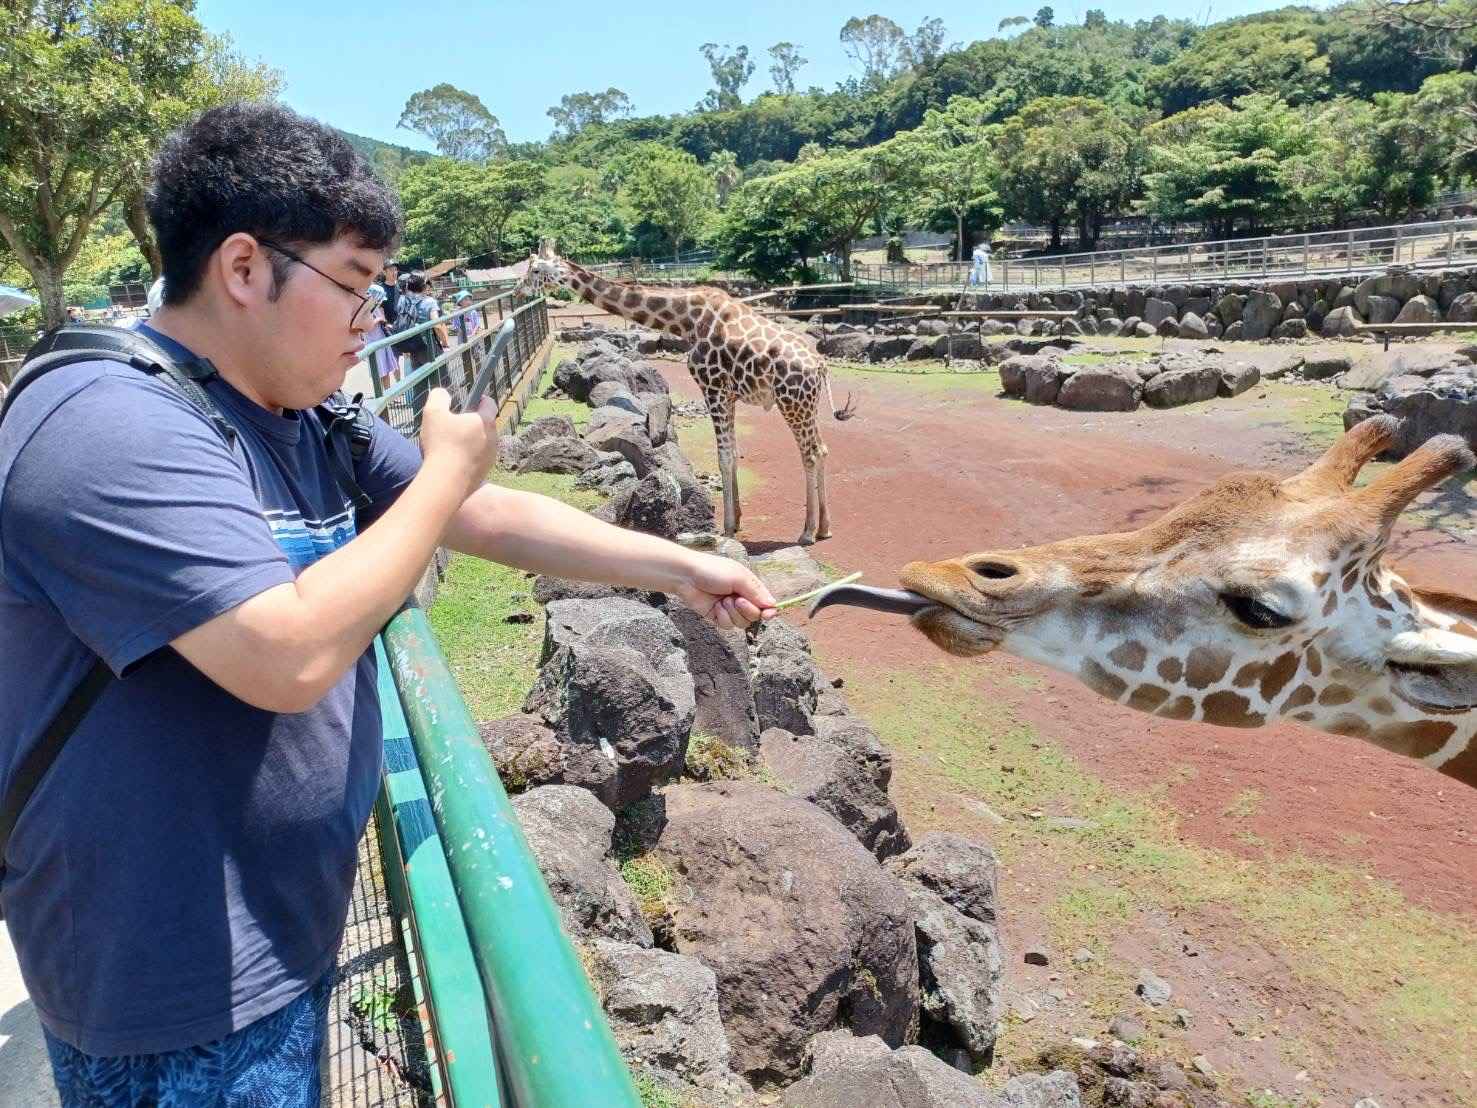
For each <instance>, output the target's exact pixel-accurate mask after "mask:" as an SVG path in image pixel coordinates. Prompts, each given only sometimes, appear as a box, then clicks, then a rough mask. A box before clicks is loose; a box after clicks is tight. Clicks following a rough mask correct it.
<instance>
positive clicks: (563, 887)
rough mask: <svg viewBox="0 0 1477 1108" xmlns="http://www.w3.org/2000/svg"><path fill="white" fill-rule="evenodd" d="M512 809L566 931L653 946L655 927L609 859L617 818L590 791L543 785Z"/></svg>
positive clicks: (519, 797)
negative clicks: (653, 929)
mask: <svg viewBox="0 0 1477 1108" xmlns="http://www.w3.org/2000/svg"><path fill="white" fill-rule="evenodd" d="M513 811H514V812H515V813H517V816H518V825H519V826H520V827H521V828H522V829H523V837H524V838H525V839H527V840H528V846H529V849H530V850H532V851H533V856H534V858H535V860H537V862H538V866H539V871H540V872H541V873H542V874H543V875H544V881H545V882H546V883H547V884H548V886H549V892H550V894H552V896H553V897H554V903H555V904H557V905H558V906H559V918H560V921H561V922H562V923H563V925H564V929H565V930H566V931H568V932H569V933H570V934H571V935H573V936H575V937H576V938H581V939H589V938H597V937H598V938H605V939H614V940H616V941H618V942H623V943H633V944H635V945H636V946H638V947H649V946H651V945H652V942H653V939H652V934H651V927H650V926H649V925H648V924H647V922H646V920H645V918H644V917H643V916H642V915H641V908H640V906H639V905H637V903H636V898H635V897H634V896H633V895H632V894H631V890H630V888H629V887H628V886H627V885H626V883H625V882H624V881H623V880H621V875H620V873H619V872H618V871H617V870H616V868H615V866H614V865H612V864H611V863H610V861H609V860H608V855H609V854H610V843H611V834H612V833H613V832H614V830H615V816H614V815H612V814H611V811H610V809H609V808H607V807H606V806H605V805H604V804H601V803H600V801H598V800H596V799H595V797H594V796H593V795H591V794H590V793H589V792H587V791H586V790H585V789H581V788H576V787H574V786H573V785H541V786H540V787H538V788H536V789H530V790H529V791H528V792H525V793H520V794H518V795H517V796H515V797H513Z"/></svg>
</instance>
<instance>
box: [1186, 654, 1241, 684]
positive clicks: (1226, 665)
mask: <svg viewBox="0 0 1477 1108" xmlns="http://www.w3.org/2000/svg"><path fill="white" fill-rule="evenodd" d="M1230 668H1231V655H1230V654H1229V653H1228V652H1227V651H1224V650H1220V649H1218V648H1216V647H1213V646H1197V647H1195V649H1194V650H1192V651H1190V656H1189V658H1188V659H1186V663H1185V683H1186V684H1188V685H1189V686H1190V688H1192V689H1208V688H1209V687H1210V686H1211V685H1214V684H1215V683H1216V682H1217V681H1219V680H1220V679H1221V678H1222V677H1224V676H1225V675H1226V670H1228V669H1230Z"/></svg>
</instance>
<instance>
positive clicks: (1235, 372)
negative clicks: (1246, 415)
mask: <svg viewBox="0 0 1477 1108" xmlns="http://www.w3.org/2000/svg"><path fill="white" fill-rule="evenodd" d="M1261 379H1262V371H1261V370H1260V369H1258V368H1257V367H1256V366H1254V365H1247V364H1245V363H1244V362H1234V363H1232V364H1231V365H1228V366H1222V367H1221V371H1220V382H1219V384H1218V385H1217V388H1216V393H1217V395H1219V396H1225V397H1232V396H1240V395H1241V394H1242V393H1243V392H1245V391H1246V390H1247V389H1249V388H1251V387H1252V386H1254V385H1256V384H1257V383H1258V382H1259V381H1261Z"/></svg>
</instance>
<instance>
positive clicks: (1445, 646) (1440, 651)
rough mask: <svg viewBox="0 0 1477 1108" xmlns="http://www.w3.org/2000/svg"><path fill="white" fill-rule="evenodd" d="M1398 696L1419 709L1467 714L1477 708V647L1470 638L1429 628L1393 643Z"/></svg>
mask: <svg viewBox="0 0 1477 1108" xmlns="http://www.w3.org/2000/svg"><path fill="white" fill-rule="evenodd" d="M1389 657H1390V666H1389V672H1390V682H1391V687H1392V689H1393V690H1394V692H1395V695H1396V696H1398V697H1400V699H1401V700H1404V701H1405V702H1406V703H1408V704H1413V705H1415V706H1416V707H1417V708H1421V709H1425V710H1427V711H1436V712H1465V711H1470V710H1471V709H1473V708H1477V645H1474V643H1473V640H1472V639H1470V638H1468V637H1467V636H1466V635H1458V634H1456V633H1454V632H1452V631H1442V630H1438V629H1435V628H1428V629H1427V630H1425V631H1407V632H1404V633H1403V634H1399V635H1396V636H1395V638H1394V639H1393V640H1392V641H1391V643H1390V650H1389Z"/></svg>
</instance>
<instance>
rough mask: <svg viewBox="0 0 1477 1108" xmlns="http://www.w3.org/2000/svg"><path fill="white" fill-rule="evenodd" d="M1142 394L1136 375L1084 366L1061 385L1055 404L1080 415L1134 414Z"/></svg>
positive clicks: (1115, 367) (1105, 367)
mask: <svg viewBox="0 0 1477 1108" xmlns="http://www.w3.org/2000/svg"><path fill="white" fill-rule="evenodd" d="M1142 392H1143V385H1142V383H1141V382H1140V381H1139V378H1138V374H1136V373H1132V372H1130V371H1129V370H1126V369H1122V368H1120V367H1118V366H1108V365H1097V366H1084V367H1083V368H1082V369H1079V370H1078V371H1077V372H1076V373H1074V374H1072V376H1070V377H1068V378H1067V380H1066V381H1065V382H1064V383H1063V384H1062V387H1061V391H1060V392H1059V393H1058V394H1057V400H1056V402H1057V406H1058V407H1061V408H1070V409H1071V410H1073V411H1078V412H1131V411H1133V410H1134V409H1135V408H1137V407H1138V406H1139V397H1140V396H1141V395H1142Z"/></svg>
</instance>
